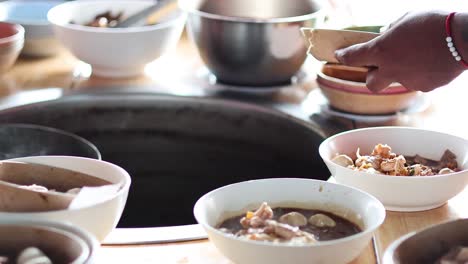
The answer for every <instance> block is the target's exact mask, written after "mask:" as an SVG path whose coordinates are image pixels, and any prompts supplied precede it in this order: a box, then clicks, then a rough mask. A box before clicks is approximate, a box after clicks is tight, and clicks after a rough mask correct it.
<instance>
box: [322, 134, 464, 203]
mask: <svg viewBox="0 0 468 264" xmlns="http://www.w3.org/2000/svg"><path fill="white" fill-rule="evenodd" d="M379 143H381V144H387V145H389V146H390V147H391V148H392V152H394V153H397V154H401V155H403V156H414V155H416V154H418V155H420V156H422V157H425V158H429V159H433V160H440V158H441V156H442V154H443V153H444V152H445V150H447V149H449V150H450V151H451V152H453V153H454V154H455V155H456V156H457V163H458V166H459V168H460V169H461V171H459V172H454V173H449V174H443V175H434V176H414V177H411V176H389V175H383V174H372V173H367V172H363V171H356V170H353V169H350V168H346V167H343V166H341V165H338V164H337V163H335V162H333V161H332V159H333V158H334V157H335V155H337V154H346V155H348V156H349V157H352V158H353V159H355V158H356V155H355V153H356V151H357V149H358V148H359V149H360V153H361V155H367V154H369V153H371V152H372V150H373V149H374V146H375V145H377V144H379ZM319 153H320V156H321V157H322V159H323V161H324V162H325V164H326V165H327V167H328V169H329V170H330V172H331V175H332V176H333V178H334V179H335V180H336V182H338V183H341V184H345V185H349V186H353V187H356V188H359V189H361V190H363V191H365V192H368V193H370V194H371V195H374V196H375V197H377V199H379V200H380V201H381V202H382V203H383V204H384V206H385V208H386V209H387V210H392V211H422V210H429V209H432V208H436V207H439V206H441V205H443V204H445V203H446V202H447V201H448V200H449V199H451V198H452V197H454V196H456V195H457V194H459V193H460V192H461V191H463V189H465V186H466V185H467V184H468V140H466V139H463V138H460V137H457V136H453V135H450V134H446V133H442V132H436V131H430V130H425V129H420V128H410V127H375V128H362V129H355V130H351V131H347V132H342V133H339V134H336V135H334V136H331V137H329V138H327V139H326V140H324V141H323V142H322V144H320V147H319ZM429 190H434V191H429Z"/></svg>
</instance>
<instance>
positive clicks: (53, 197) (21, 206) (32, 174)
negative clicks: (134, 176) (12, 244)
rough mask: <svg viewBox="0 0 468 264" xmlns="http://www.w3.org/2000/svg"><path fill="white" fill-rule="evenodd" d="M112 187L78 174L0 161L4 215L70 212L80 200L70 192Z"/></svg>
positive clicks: (46, 167) (102, 181) (97, 179)
mask: <svg viewBox="0 0 468 264" xmlns="http://www.w3.org/2000/svg"><path fill="white" fill-rule="evenodd" d="M108 185H111V183H110V182H108V181H106V180H103V179H101V178H98V177H95V176H91V175H88V174H84V173H81V172H77V171H72V170H68V169H63V168H58V167H53V166H48V165H43V164H35V163H25V162H17V161H0V211H10V212H12V211H14V212H35V211H50V210H61V209H66V208H68V206H69V205H70V203H71V202H72V201H73V199H74V198H75V197H76V196H77V195H76V194H72V193H67V191H68V190H70V189H75V188H82V187H84V186H90V187H102V186H108ZM41 186H44V187H46V188H47V189H49V190H46V189H44V187H42V188H41ZM41 189H42V190H41ZM51 189H53V190H51ZM78 194H79V193H78Z"/></svg>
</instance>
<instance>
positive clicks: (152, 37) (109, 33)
mask: <svg viewBox="0 0 468 264" xmlns="http://www.w3.org/2000/svg"><path fill="white" fill-rule="evenodd" d="M152 4H153V3H152V2H150V1H71V2H67V3H63V4H60V5H58V6H56V7H54V8H52V9H51V10H50V11H49V13H48V20H49V21H50V22H51V23H52V24H53V25H54V30H55V33H56V35H57V38H58V39H59V40H60V41H61V42H62V44H63V45H64V46H65V47H66V48H67V49H69V50H70V52H71V53H72V54H73V55H74V56H75V57H77V58H78V59H80V60H82V61H84V62H86V63H88V64H90V65H91V66H92V72H93V74H95V75H99V76H103V77H121V78H124V77H132V76H136V75H139V74H142V73H143V71H144V67H145V66H146V64H147V63H150V62H152V61H154V60H156V59H158V58H159V57H160V56H162V55H163V54H164V53H166V52H167V51H168V50H170V49H173V48H175V46H176V44H177V42H178V40H179V38H180V36H181V34H182V30H183V28H184V25H185V20H186V14H185V13H184V12H182V11H181V10H176V11H174V12H173V13H171V14H170V15H168V17H166V18H164V19H162V21H160V23H157V24H156V25H151V26H139V27H129V28H97V27H89V26H84V25H85V24H86V23H89V22H90V21H92V20H93V19H94V17H95V16H96V15H98V14H100V13H103V12H106V11H111V12H112V14H114V15H115V14H117V13H119V12H123V13H124V16H129V15H132V14H134V13H136V12H138V11H140V10H142V9H144V8H145V7H148V6H150V5H152ZM71 22H73V23H71Z"/></svg>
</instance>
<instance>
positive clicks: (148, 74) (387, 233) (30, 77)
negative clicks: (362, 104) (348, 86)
mask: <svg viewBox="0 0 468 264" xmlns="http://www.w3.org/2000/svg"><path fill="white" fill-rule="evenodd" d="M201 65H202V64H201V61H200V58H199V57H198V54H197V51H196V49H195V48H194V46H193V45H192V44H191V43H190V41H188V40H187V39H186V38H185V36H184V37H183V38H182V40H181V41H180V43H179V45H178V47H177V49H175V50H174V51H171V52H170V53H169V54H167V55H166V56H164V57H163V58H161V59H159V60H157V61H156V62H154V63H152V64H151V65H150V66H148V67H147V70H146V71H145V75H143V76H139V77H136V78H130V79H105V78H100V77H95V76H93V75H90V68H89V67H88V66H87V65H85V64H83V63H81V62H79V61H77V60H76V59H75V58H74V57H73V56H72V55H70V54H69V53H68V52H67V51H62V52H60V54H58V55H56V56H53V57H49V58H41V59H37V58H20V59H19V60H18V61H17V63H16V64H15V66H14V67H13V68H12V69H11V70H10V71H8V72H6V73H4V74H3V75H0V96H1V97H5V96H7V95H14V94H17V93H18V92H20V91H24V90H31V89H34V90H35V89H40V88H50V87H59V88H60V89H62V90H63V91H64V92H67V91H76V90H87V89H91V90H92V89H108V88H111V87H112V86H114V85H127V86H128V85H152V84H161V83H162V82H165V84H166V85H167V84H168V83H170V82H171V78H172V80H176V79H177V74H180V73H181V72H185V73H187V72H194V71H195V70H199V69H200V68H201ZM168 76H169V77H168ZM168 87H169V88H167V89H169V90H170V89H171V88H170V87H171V85H169V86H168ZM172 87H173V89H178V88H177V87H176V85H173V86H172ZM184 89H185V88H184ZM187 89H190V88H187ZM194 89H195V88H194ZM315 89H316V85H315V82H314V78H311V79H310V81H307V82H305V83H302V84H301V85H297V86H295V87H289V88H285V89H281V90H278V91H277V92H276V93H275V94H274V95H273V97H274V100H278V101H282V102H287V103H290V104H297V105H299V104H302V103H303V102H304V101H305V100H307V98H308V95H309V94H311V93H312V92H313V91H315ZM170 92H173V91H170ZM186 92H188V91H187V90H176V91H175V93H176V94H184V93H186ZM191 92H193V91H191ZM195 92H196V91H195ZM425 96H426V97H427V98H428V100H430V106H429V107H428V108H427V109H425V110H424V111H421V112H419V113H414V114H409V115H402V116H399V117H398V118H396V119H392V120H391V121H385V122H387V123H388V124H390V125H411V126H416V127H423V128H428V129H433V130H438V131H442V132H448V133H452V134H455V135H458V136H461V137H464V138H468V126H466V125H465V124H463V123H462V122H460V120H463V119H462V113H463V112H464V111H465V109H466V108H465V107H464V104H465V103H466V101H467V100H468V76H467V75H466V74H463V75H462V76H460V77H459V78H458V79H456V80H455V81H453V82H452V83H451V84H449V85H448V86H447V87H442V88H440V89H436V90H435V91H433V92H430V93H428V94H425ZM352 125H353V126H354V127H366V126H370V125H376V124H369V123H368V122H360V121H355V122H353V124H352ZM377 125H378V124H377ZM466 217H468V188H466V189H465V191H464V192H462V193H461V194H460V195H458V196H457V197H455V198H453V199H452V200H450V201H449V202H448V203H447V204H445V205H443V206H442V207H439V208H437V209H433V210H429V211H423V212H414V213H402V212H387V218H386V220H385V222H384V224H383V225H382V226H381V227H380V228H379V229H378V231H377V232H376V233H375V236H374V239H373V243H371V244H369V246H368V247H367V248H366V250H365V251H364V252H363V253H362V254H361V255H360V256H359V257H358V258H357V259H356V260H354V261H353V263H378V262H380V259H381V257H382V255H383V252H384V251H385V249H386V248H387V246H388V245H389V244H390V243H391V242H392V241H394V240H395V239H397V238H399V237H400V236H402V235H404V234H407V233H409V232H413V231H417V230H420V229H423V228H425V227H428V226H431V225H434V224H438V223H441V222H444V221H449V220H453V219H458V218H466ZM168 231H169V232H170V230H168ZM98 259H99V263H178V264H183V263H184V264H195V263H200V264H201V263H203V264H209V263H218V264H220V263H230V261H229V260H227V259H226V258H224V257H223V256H222V255H221V254H220V253H219V252H218V251H217V250H216V248H215V247H214V246H213V244H211V243H210V242H209V241H208V240H198V241H191V242H179V243H166V244H147V245H138V246H130V245H127V246H107V245H104V246H102V248H101V251H100V253H99V258H98Z"/></svg>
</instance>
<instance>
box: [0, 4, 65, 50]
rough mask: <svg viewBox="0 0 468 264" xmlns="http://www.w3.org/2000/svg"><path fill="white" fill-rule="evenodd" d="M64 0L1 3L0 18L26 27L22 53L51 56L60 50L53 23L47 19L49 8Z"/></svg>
mask: <svg viewBox="0 0 468 264" xmlns="http://www.w3.org/2000/svg"><path fill="white" fill-rule="evenodd" d="M61 2H63V1H41V0H39V1H27V2H23V1H5V2H1V3H0V20H3V21H8V22H11V23H17V24H20V25H22V26H23V27H24V29H25V43H24V48H23V50H22V51H21V54H24V55H27V56H38V57H42V56H51V55H54V54H56V53H57V52H59V51H60V48H61V45H60V43H59V41H58V40H57V39H56V38H55V35H54V32H53V28H52V25H51V24H50V23H49V21H47V13H48V12H49V10H50V9H51V8H52V7H54V6H56V5H58V4H60V3H61Z"/></svg>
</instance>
